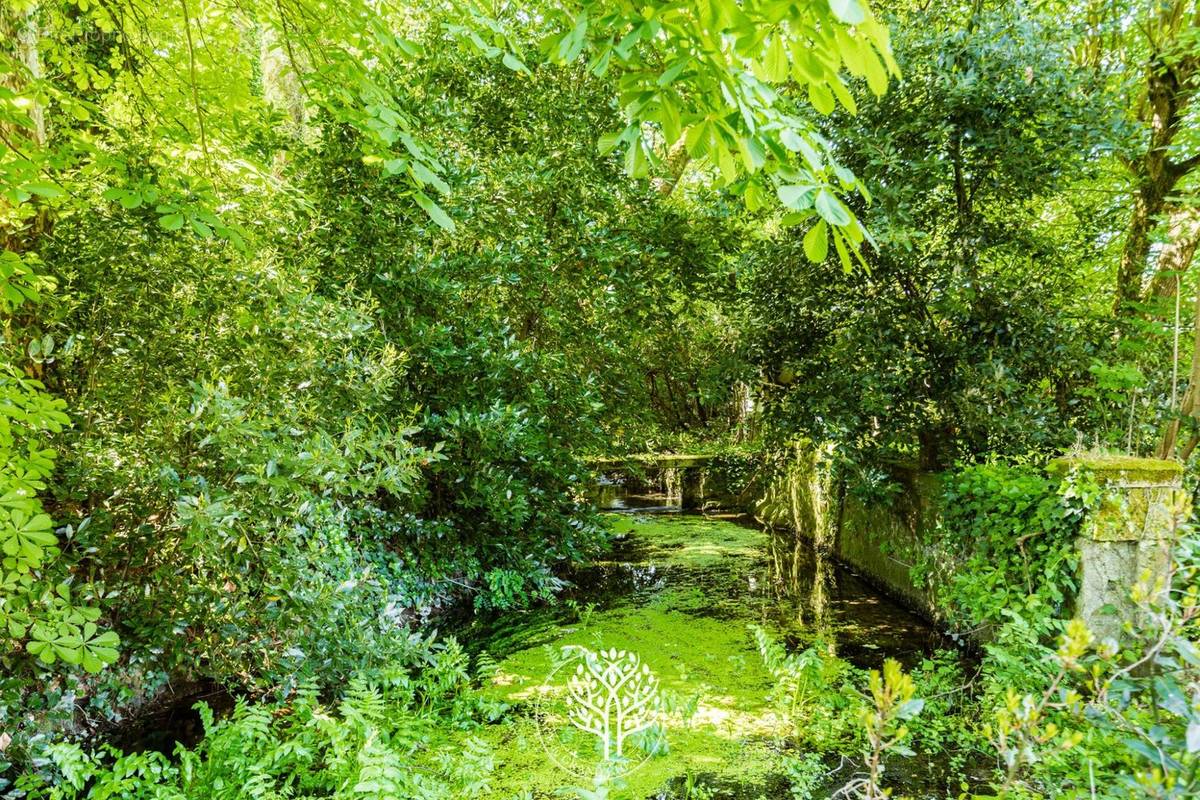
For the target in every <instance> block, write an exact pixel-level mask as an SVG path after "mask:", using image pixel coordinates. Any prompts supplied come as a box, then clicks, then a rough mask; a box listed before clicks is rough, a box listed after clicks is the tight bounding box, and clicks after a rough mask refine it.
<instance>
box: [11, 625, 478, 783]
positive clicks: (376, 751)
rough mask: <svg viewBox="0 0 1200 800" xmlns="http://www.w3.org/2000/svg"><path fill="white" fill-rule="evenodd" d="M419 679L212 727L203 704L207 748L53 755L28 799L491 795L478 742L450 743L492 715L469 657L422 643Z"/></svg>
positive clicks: (30, 779) (393, 678) (449, 644)
mask: <svg viewBox="0 0 1200 800" xmlns="http://www.w3.org/2000/svg"><path fill="white" fill-rule="evenodd" d="M422 653H423V657H422V663H421V667H420V670H419V671H418V672H416V673H414V672H412V671H410V670H409V669H408V668H406V667H404V666H399V665H398V666H393V667H390V668H388V669H385V670H382V671H380V672H379V673H377V674H376V675H375V676H373V677H371V678H367V677H363V676H359V677H356V678H355V679H354V680H352V681H351V682H350V684H349V686H348V687H347V688H346V690H345V694H344V696H343V697H342V698H341V700H340V701H339V702H338V703H337V704H336V706H330V705H327V704H326V703H324V702H322V701H321V699H320V695H319V693H318V692H317V690H316V689H315V688H314V687H313V686H312V685H310V684H305V685H302V686H299V687H298V688H297V691H296V692H295V693H294V694H293V696H291V697H290V698H289V699H288V700H287V701H286V702H279V703H274V704H257V705H250V704H246V703H239V704H238V706H237V708H236V709H235V710H234V711H233V713H232V714H231V715H229V716H227V717H225V718H223V719H221V720H219V721H218V720H216V719H215V718H214V715H213V713H212V711H211V710H210V709H209V708H208V707H207V706H204V705H201V706H200V713H201V716H202V718H203V720H204V726H205V732H206V735H205V738H204V740H203V741H202V742H201V744H200V745H199V746H198V747H197V748H196V749H194V750H186V749H183V748H180V749H179V750H178V751H177V752H176V758H174V759H168V758H167V757H165V756H163V755H162V754H160V753H155V752H147V753H133V754H125V753H122V752H120V751H119V750H117V749H115V748H113V747H110V746H106V747H103V748H100V749H99V750H97V751H94V752H88V751H85V750H84V749H82V748H80V747H79V746H78V745H74V744H66V743H60V744H56V745H54V746H52V747H51V748H50V749H49V754H50V757H51V758H52V760H53V764H54V768H55V770H56V772H55V774H54V776H53V777H52V778H50V779H49V780H47V779H44V778H38V777H35V776H33V775H26V776H24V777H22V778H19V779H18V781H17V786H18V788H19V789H20V790H21V791H23V792H26V793H27V794H26V795H25V796H27V797H30V798H48V799H50V800H60V799H61V800H67V798H75V797H90V798H97V797H110V796H117V797H153V798H164V799H165V798H171V799H172V800H175V799H176V798H178V799H179V800H182V799H183V798H230V799H232V798H248V797H249V798H272V797H282V796H291V795H300V796H307V797H335V798H366V797H370V798H414V799H415V798H421V800H433V798H471V797H477V796H479V795H480V794H481V793H483V792H484V791H486V789H487V786H488V775H489V773H490V772H491V770H492V767H493V764H492V755H491V752H490V750H489V749H488V748H487V747H486V745H484V744H483V743H482V742H481V741H480V740H479V739H478V738H475V737H468V738H467V739H466V740H465V744H463V743H458V742H455V743H453V744H452V743H451V742H450V740H448V739H447V738H446V737H445V736H444V734H443V731H444V730H445V729H446V728H448V727H451V726H453V727H466V728H472V727H475V726H477V725H478V720H480V719H485V718H488V717H491V716H494V715H495V713H496V712H497V710H496V709H494V708H489V707H488V705H487V704H486V703H484V702H483V701H481V700H480V699H479V698H478V697H476V696H475V695H474V694H473V693H472V691H471V689H470V686H469V679H468V676H467V673H466V670H465V664H466V660H465V658H464V657H463V655H462V651H461V650H460V649H459V648H458V647H457V645H456V644H455V643H454V642H453V641H452V640H449V641H446V642H443V643H440V644H433V643H428V642H427V643H425V644H424V645H423V648H422Z"/></svg>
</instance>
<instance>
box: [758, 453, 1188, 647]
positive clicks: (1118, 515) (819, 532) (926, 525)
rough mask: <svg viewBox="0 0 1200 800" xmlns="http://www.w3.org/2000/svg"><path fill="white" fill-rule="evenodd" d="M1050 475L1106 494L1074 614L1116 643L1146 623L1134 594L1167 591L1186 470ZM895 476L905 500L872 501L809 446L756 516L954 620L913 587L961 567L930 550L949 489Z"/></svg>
mask: <svg viewBox="0 0 1200 800" xmlns="http://www.w3.org/2000/svg"><path fill="white" fill-rule="evenodd" d="M1049 470H1050V472H1051V473H1052V474H1053V473H1057V474H1059V475H1062V476H1064V477H1066V476H1068V475H1070V474H1071V473H1072V471H1074V472H1075V473H1076V475H1077V477H1081V479H1082V480H1084V481H1092V482H1094V485H1095V487H1096V488H1097V490H1098V492H1099V497H1098V502H1097V507H1096V509H1095V510H1094V511H1093V512H1092V513H1091V514H1089V516H1088V518H1087V519H1086V520H1085V521H1084V522H1083V524H1082V527H1081V533H1080V537H1079V541H1078V547H1079V553H1080V576H1079V581H1080V582H1079V587H1080V588H1079V592H1078V595H1077V597H1076V599H1075V613H1076V614H1077V615H1078V616H1079V617H1080V618H1082V619H1083V620H1084V621H1085V622H1086V623H1087V624H1088V627H1089V628H1091V630H1092V632H1093V633H1094V634H1095V635H1096V636H1097V637H1099V638H1105V637H1116V636H1117V635H1118V634H1119V633H1120V632H1121V630H1122V626H1123V625H1124V624H1125V623H1126V622H1132V623H1134V624H1137V619H1136V608H1135V605H1134V602H1133V600H1132V595H1133V594H1134V592H1135V590H1138V591H1140V593H1141V595H1142V596H1150V595H1151V594H1152V593H1153V592H1155V591H1161V589H1162V582H1163V579H1164V578H1165V576H1166V575H1167V571H1168V569H1169V566H1170V553H1171V545H1172V542H1173V536H1174V528H1175V520H1177V519H1182V518H1186V517H1187V515H1188V512H1189V508H1188V507H1187V504H1188V498H1187V496H1186V494H1185V492H1184V491H1183V490H1182V488H1181V485H1182V475H1183V468H1182V466H1181V465H1180V464H1178V463H1177V462H1174V461H1161V460H1157V459H1137V458H1124V457H1115V456H1077V457H1072V458H1063V459H1058V460H1057V461H1054V462H1052V463H1051V465H1050V467H1049ZM892 476H893V478H895V480H896V482H897V483H898V484H899V486H900V487H901V488H900V491H899V493H898V494H896V495H895V496H894V497H891V498H889V499H888V500H887V501H872V502H864V501H862V500H860V499H859V498H858V497H857V496H856V495H855V492H854V491H853V489H848V488H847V487H846V485H845V484H844V483H839V482H835V481H834V479H833V476H832V470H831V468H830V463H829V458H828V451H826V450H823V449H822V448H820V447H816V446H812V445H808V444H801V445H797V446H796V447H795V448H794V451H793V452H792V453H790V454H788V455H787V457H786V459H785V460H784V461H783V463H782V464H777V465H776V466H775V468H774V469H772V470H770V471H769V477H767V478H766V479H765V480H763V481H762V482H761V483H760V485H759V487H758V493H757V496H756V499H755V500H754V502H753V504H752V508H751V510H752V512H753V513H754V515H755V517H756V518H757V519H758V520H759V521H760V522H762V523H764V524H766V525H769V526H771V527H773V528H778V529H787V530H792V531H795V532H797V533H798V534H799V535H801V536H803V537H805V538H806V539H808V540H810V541H812V542H813V544H814V546H816V547H820V548H822V549H824V550H826V552H828V553H830V554H832V555H833V556H834V557H835V558H837V559H839V560H840V561H842V562H844V563H846V564H849V565H850V566H852V567H854V568H855V569H856V570H857V571H858V572H860V573H861V574H862V575H863V576H864V577H866V578H867V579H868V580H870V581H872V582H873V583H875V584H876V585H878V586H880V587H881V588H882V589H884V590H886V591H887V592H889V593H890V594H892V595H893V596H896V597H898V598H900V599H902V600H904V601H906V602H907V603H908V604H909V605H910V606H911V607H913V608H914V609H916V610H918V611H921V612H922V613H924V614H925V615H926V616H928V617H929V618H930V619H933V620H938V619H941V618H943V617H944V616H945V615H944V614H942V613H941V612H940V610H939V608H938V607H937V603H936V601H935V598H934V594H933V592H932V591H931V590H930V589H929V588H928V587H925V586H917V585H916V584H915V583H914V581H913V578H912V575H911V567H912V565H913V564H914V563H916V562H917V561H924V562H925V563H928V564H932V565H934V572H933V574H932V575H931V576H930V581H931V582H936V581H937V577H938V575H939V574H941V575H945V574H947V573H948V571H951V570H954V569H955V565H956V563H958V560H959V559H958V556H957V555H956V554H955V553H951V552H931V551H930V547H931V545H929V544H927V542H929V541H931V540H933V537H929V536H927V535H926V534H927V533H928V532H930V531H932V530H933V529H934V526H936V525H937V524H938V503H939V499H940V497H941V495H942V487H941V482H940V479H939V477H938V476H937V475H934V474H930V473H923V472H920V471H918V470H916V469H911V468H905V467H899V466H897V467H894V468H893V470H892Z"/></svg>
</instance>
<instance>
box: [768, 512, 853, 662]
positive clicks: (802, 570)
mask: <svg viewBox="0 0 1200 800" xmlns="http://www.w3.org/2000/svg"><path fill="white" fill-rule="evenodd" d="M768 552H769V555H770V558H769V560H768V567H769V570H768V571H769V576H768V580H769V584H770V586H771V587H772V590H773V592H772V597H771V600H772V602H773V603H775V604H776V605H777V607H778V608H779V609H780V611H781V615H782V614H786V615H787V616H788V617H789V618H790V619H789V621H790V622H791V623H792V624H793V625H794V627H795V629H796V630H803V629H808V630H810V631H811V632H812V638H813V639H814V640H816V641H820V642H822V643H823V644H824V645H825V648H826V652H828V653H829V655H832V656H836V655H837V636H836V633H835V626H834V616H833V608H832V604H831V603H832V598H833V597H834V596H835V595H836V591H837V570H836V569H835V565H834V562H833V559H832V558H831V557H830V555H829V554H828V553H827V552H825V551H824V550H823V549H818V548H814V547H812V546H811V545H809V544H808V543H806V542H805V541H804V540H803V539H801V538H800V537H798V536H793V535H790V534H783V533H780V532H773V533H772V534H771V536H770V539H769V544H768Z"/></svg>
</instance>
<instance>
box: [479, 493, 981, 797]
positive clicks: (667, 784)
mask: <svg viewBox="0 0 1200 800" xmlns="http://www.w3.org/2000/svg"><path fill="white" fill-rule="evenodd" d="M610 512H613V513H611V517H610V520H611V523H612V526H613V529H614V532H615V533H616V537H617V538H616V542H615V545H614V547H613V549H612V550H611V552H610V553H608V554H607V556H606V557H605V558H604V559H603V560H599V561H596V562H594V563H591V564H587V565H582V566H579V567H577V568H576V569H575V570H574V571H573V572H572V573H571V574H570V575H569V576H568V577H569V579H570V581H571V583H572V587H571V589H570V590H569V591H568V592H567V594H566V595H565V600H564V602H563V603H561V604H559V605H558V606H555V607H552V608H543V609H536V610H533V611H530V612H524V613H520V612H518V613H513V612H509V613H505V614H503V615H500V616H498V617H496V618H494V619H492V620H491V621H488V622H484V623H478V624H476V625H475V626H474V629H473V631H472V632H471V633H469V634H465V635H464V636H463V638H464V639H465V640H467V641H469V642H471V643H472V645H471V649H472V651H473V652H474V653H475V657H476V661H477V662H479V661H480V660H482V662H483V663H485V664H487V665H489V667H490V669H489V670H488V672H489V673H490V674H488V675H487V676H485V681H484V690H483V691H484V692H485V694H487V695H488V696H490V697H492V698H495V699H497V700H500V701H503V702H504V703H507V704H510V705H511V706H513V710H512V711H511V712H510V713H509V714H508V715H506V720H507V721H506V722H505V723H503V724H499V725H492V726H486V727H485V729H484V731H485V733H484V734H483V738H485V739H487V740H488V744H489V745H491V747H493V748H494V750H495V754H496V755H495V763H496V771H495V774H494V775H493V778H492V781H491V786H490V791H489V794H488V796H489V797H496V798H528V797H548V796H552V795H554V794H555V793H556V792H558V793H559V795H560V796H561V791H559V790H561V789H562V788H563V787H565V786H581V787H585V788H590V787H591V785H592V783H591V776H592V774H593V772H594V768H595V763H596V760H597V759H595V758H592V759H589V753H593V752H594V751H595V750H596V749H597V744H596V741H595V739H594V738H589V737H588V736H586V735H583V734H581V733H580V730H579V725H575V726H572V725H570V724H568V721H569V710H564V709H566V708H567V706H566V705H564V704H566V703H568V702H574V701H568V700H567V695H568V692H567V688H566V687H567V686H568V685H569V679H570V676H571V674H572V670H574V669H581V667H580V666H579V665H578V664H576V663H568V664H567V665H566V666H565V667H564V666H562V663H561V662H562V661H563V658H564V655H565V653H568V652H575V653H580V652H582V651H580V650H577V649H576V650H574V651H572V650H571V648H587V649H588V650H590V651H592V652H593V653H605V652H608V653H610V654H611V653H612V650H613V649H615V650H616V651H622V652H625V653H630V654H635V656H636V657H637V658H638V659H640V662H641V664H644V665H645V666H646V667H647V668H648V670H649V672H650V674H651V675H653V676H654V678H655V679H656V680H657V683H658V688H659V691H660V692H661V694H662V696H663V697H664V698H666V699H667V700H668V701H669V702H668V703H666V705H667V706H668V707H669V708H670V709H671V711H672V713H670V714H665V715H664V716H663V717H662V718H661V719H660V722H659V723H658V726H657V729H655V730H654V731H653V732H654V734H655V738H654V740H653V741H651V742H650V743H649V744H646V743H645V741H643V742H642V743H641V745H640V746H639V747H638V748H633V749H634V752H635V755H634V756H632V757H629V763H628V764H627V765H626V766H625V767H624V768H623V769H625V770H628V774H626V775H624V776H623V782H624V783H625V790H624V792H623V793H622V795H621V796H628V797H634V798H652V797H653V798H663V799H664V800H665V798H685V797H697V798H710V797H711V798H737V799H739V800H740V799H741V798H745V800H752V799H753V798H767V799H769V800H774V799H775V798H780V799H781V800H782V799H783V798H791V797H792V794H791V792H790V790H789V788H788V780H787V775H786V774H785V772H784V766H783V765H784V761H785V756H786V755H789V754H791V755H796V753H795V752H794V749H793V745H791V744H790V743H789V741H788V738H787V736H788V731H787V726H786V725H785V724H784V722H783V720H782V719H781V717H780V715H779V714H778V713H777V711H776V709H775V706H774V705H773V704H772V703H771V702H770V701H769V699H768V695H769V694H770V692H771V689H772V686H773V680H772V677H771V675H770V674H769V673H768V671H767V669H766V667H765V666H764V664H763V660H762V658H761V657H760V655H759V652H758V650H757V647H756V644H755V638H754V635H753V633H752V630H751V626H752V625H758V626H762V628H763V629H764V630H766V631H767V632H768V633H769V634H770V635H771V636H772V638H774V639H775V640H776V641H778V642H780V643H782V644H784V645H785V646H786V647H787V649H788V650H789V651H793V652H794V651H796V650H799V649H803V648H805V647H807V646H809V645H810V644H812V643H814V642H819V643H820V644H819V647H821V648H822V649H823V650H824V652H828V653H831V654H836V655H837V656H839V657H840V658H841V659H844V660H845V661H847V662H849V663H850V664H853V665H854V666H855V667H859V668H862V669H873V668H878V667H879V666H880V665H881V664H882V663H883V661H884V660H885V659H887V658H894V659H896V660H898V661H900V662H901V663H902V664H904V665H905V667H906V668H911V667H913V666H915V665H917V664H919V663H920V662H921V661H922V660H923V659H925V658H927V657H929V656H930V655H932V654H933V653H934V652H935V651H937V650H938V649H942V648H949V647H950V646H951V645H950V643H949V642H948V641H947V640H946V639H945V638H944V637H943V636H941V635H940V634H939V633H938V631H937V630H935V629H934V628H933V627H932V626H930V625H929V624H927V623H926V622H924V621H923V620H922V619H921V618H919V617H917V616H916V615H914V614H912V613H910V612H909V611H908V610H906V609H905V608H904V607H902V606H901V605H899V604H898V603H897V602H895V601H893V600H891V599H889V598H888V597H887V596H885V595H884V594H882V593H880V592H879V591H876V590H875V589H874V588H873V587H872V586H871V585H870V584H869V583H868V582H866V581H865V580H863V579H862V578H861V577H860V576H858V575H856V574H854V573H853V572H852V571H850V570H848V569H847V568H845V567H843V566H841V565H840V564H837V563H834V562H833V561H831V560H830V559H828V558H825V557H822V556H821V555H820V554H818V553H816V552H814V551H813V549H812V548H811V547H809V546H808V545H807V544H805V543H804V542H801V541H797V538H796V537H794V536H790V535H788V536H785V535H778V534H772V533H770V532H768V531H765V530H763V529H762V528H760V527H759V526H757V525H756V524H754V522H753V521H752V520H749V519H747V518H745V517H739V516H727V515H726V516H722V515H718V516H703V515H699V514H683V513H679V511H678V509H677V508H672V507H670V506H667V505H665V501H664V500H663V498H660V497H630V498H623V499H618V500H616V501H614V502H613V504H612V506H611V508H610ZM564 647H565V648H568V650H567V651H564V650H563V648H564ZM581 736H582V741H581ZM664 740H665V741H664ZM601 741H603V739H601ZM589 742H590V743H589ZM893 761H895V762H907V763H895V764H892V763H889V771H888V784H889V785H892V786H894V787H895V788H896V791H897V793H899V794H903V795H907V796H918V797H920V796H929V797H931V796H940V797H945V796H948V795H949V796H954V795H955V794H957V793H958V791H959V787H958V784H957V782H955V783H954V784H953V785H952V786H951V785H946V777H945V776H946V775H947V774H949V773H950V772H951V770H950V769H948V768H947V765H946V764H945V763H941V761H940V759H937V758H932V759H930V758H915V759H902V758H897V759H893ZM823 767H824V770H825V772H826V773H827V774H826V775H825V776H824V777H823V778H822V783H821V785H820V788H819V789H818V790H817V791H815V792H814V793H813V796H814V797H827V796H829V794H830V793H832V792H833V791H835V790H836V789H837V788H838V787H839V786H841V785H844V784H845V782H846V781H847V780H849V778H850V777H852V774H853V772H854V769H855V766H854V765H853V764H851V763H849V762H848V761H842V762H841V763H839V762H838V761H837V760H834V761H832V762H830V761H829V760H828V759H826V763H825V764H824V765H823Z"/></svg>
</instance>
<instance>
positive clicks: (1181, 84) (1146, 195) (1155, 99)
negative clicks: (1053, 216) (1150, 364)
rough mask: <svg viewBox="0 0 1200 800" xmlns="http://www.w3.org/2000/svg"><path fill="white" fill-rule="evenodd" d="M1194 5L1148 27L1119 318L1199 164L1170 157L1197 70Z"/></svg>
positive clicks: (1184, 1) (1170, 11)
mask: <svg viewBox="0 0 1200 800" xmlns="http://www.w3.org/2000/svg"><path fill="white" fill-rule="evenodd" d="M1193 5H1194V3H1193V0H1172V2H1165V3H1161V4H1160V5H1159V10H1158V13H1157V15H1156V16H1155V17H1154V18H1153V19H1152V20H1150V21H1149V22H1148V24H1147V29H1148V31H1150V33H1148V35H1147V37H1148V40H1149V45H1150V47H1151V53H1150V57H1149V58H1148V60H1147V62H1146V83H1145V86H1146V94H1145V97H1144V98H1143V100H1142V102H1141V103H1140V108H1139V111H1138V116H1139V118H1140V119H1141V120H1142V122H1143V123H1145V124H1146V125H1147V127H1148V128H1149V137H1148V141H1147V142H1146V149H1145V151H1144V152H1143V153H1141V154H1140V155H1139V156H1137V157H1136V158H1133V159H1130V160H1128V161H1127V162H1126V163H1127V165H1128V166H1129V168H1130V170H1131V171H1132V172H1133V176H1134V180H1135V183H1136V186H1135V188H1134V194H1133V212H1132V215H1131V216H1130V220H1129V226H1128V228H1127V229H1126V232H1125V243H1124V246H1123V248H1122V250H1121V264H1120V267H1119V269H1118V271H1117V286H1116V296H1115V298H1114V302H1113V310H1114V311H1115V313H1116V314H1117V315H1129V314H1130V313H1132V310H1133V309H1132V305H1133V304H1134V303H1137V302H1139V301H1141V300H1142V299H1144V294H1143V292H1144V285H1143V284H1144V282H1145V276H1146V272H1147V270H1148V268H1149V266H1150V264H1149V261H1150V250H1151V242H1152V239H1153V235H1154V231H1155V230H1156V229H1157V227H1158V224H1159V221H1160V217H1161V215H1162V214H1163V213H1164V212H1165V211H1167V210H1169V209H1168V203H1169V201H1170V197H1171V194H1172V192H1174V191H1175V187H1176V186H1177V185H1178V183H1179V181H1180V180H1181V179H1182V178H1183V177H1184V176H1186V175H1187V174H1188V173H1189V172H1191V171H1192V169H1193V168H1194V167H1195V166H1196V165H1197V164H1198V163H1200V159H1198V158H1196V157H1192V158H1188V159H1185V160H1183V161H1174V160H1172V159H1171V157H1170V154H1171V148H1172V147H1173V146H1174V145H1176V144H1177V142H1176V138H1177V135H1178V134H1179V132H1180V131H1181V130H1183V129H1184V127H1185V116H1186V114H1187V112H1188V107H1189V104H1190V101H1191V99H1192V94H1193V92H1194V91H1195V88H1196V86H1195V82H1196V77H1197V67H1198V66H1200V61H1198V60H1197V56H1196V53H1195V52H1194V49H1195V48H1194V46H1193V45H1192V44H1191V43H1190V42H1189V41H1186V40H1185V37H1184V34H1185V33H1187V32H1188V31H1189V30H1190V29H1192V28H1195V27H1196V26H1197V25H1200V11H1198V10H1196V9H1195V8H1193ZM1156 271H1161V269H1159V270H1156Z"/></svg>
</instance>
